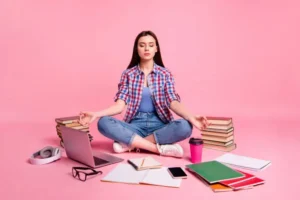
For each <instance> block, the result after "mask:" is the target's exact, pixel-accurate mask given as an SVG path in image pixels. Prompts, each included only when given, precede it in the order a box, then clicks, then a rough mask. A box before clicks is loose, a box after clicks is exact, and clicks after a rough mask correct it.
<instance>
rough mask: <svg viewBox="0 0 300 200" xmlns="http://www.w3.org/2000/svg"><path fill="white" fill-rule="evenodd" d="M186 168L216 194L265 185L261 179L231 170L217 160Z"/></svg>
mask: <svg viewBox="0 0 300 200" xmlns="http://www.w3.org/2000/svg"><path fill="white" fill-rule="evenodd" d="M186 167H187V169H188V171H190V172H192V173H193V174H194V175H196V176H197V177H198V178H199V179H200V180H202V181H203V182H204V183H205V184H206V185H208V186H209V187H210V188H211V189H212V190H213V191H214V192H224V191H237V190H244V189H252V188H253V187H254V186H257V185H261V184H263V183H265V181H264V180H263V179H261V178H258V177H256V176H254V175H252V174H250V173H246V172H243V171H241V170H237V169H233V168H230V167H228V166H226V165H224V164H222V163H220V162H218V161H215V160H213V161H208V162H202V163H196V164H190V165H186Z"/></svg>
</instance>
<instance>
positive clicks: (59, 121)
mask: <svg viewBox="0 0 300 200" xmlns="http://www.w3.org/2000/svg"><path fill="white" fill-rule="evenodd" d="M78 120H79V116H70V117H60V118H56V119H55V122H56V132H57V135H58V137H59V138H60V145H61V146H62V147H64V145H63V143H64V142H63V138H62V136H61V130H60V127H61V126H66V127H70V128H73V129H76V130H80V131H83V132H86V133H87V134H88V135H89V139H90V141H92V140H93V136H92V135H91V134H89V132H90V130H89V127H87V126H82V125H81V124H80V123H79V122H78Z"/></svg>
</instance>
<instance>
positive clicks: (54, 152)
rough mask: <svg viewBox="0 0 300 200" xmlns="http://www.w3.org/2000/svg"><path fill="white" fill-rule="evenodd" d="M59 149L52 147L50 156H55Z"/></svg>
mask: <svg viewBox="0 0 300 200" xmlns="http://www.w3.org/2000/svg"><path fill="white" fill-rule="evenodd" d="M59 151H60V149H59V148H53V149H52V156H56V155H57V154H59Z"/></svg>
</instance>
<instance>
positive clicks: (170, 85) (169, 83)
mask: <svg viewBox="0 0 300 200" xmlns="http://www.w3.org/2000/svg"><path fill="white" fill-rule="evenodd" d="M165 96H166V104H167V106H168V108H170V105H171V102H172V101H178V102H180V101H181V100H180V96H179V94H178V93H177V92H176V91H175V80H174V77H173V75H172V74H171V73H170V74H169V75H168V76H167V77H166V85H165Z"/></svg>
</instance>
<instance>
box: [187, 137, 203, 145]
mask: <svg viewBox="0 0 300 200" xmlns="http://www.w3.org/2000/svg"><path fill="white" fill-rule="evenodd" d="M189 143H190V144H203V140H202V139H201V138H190V140H189Z"/></svg>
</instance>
